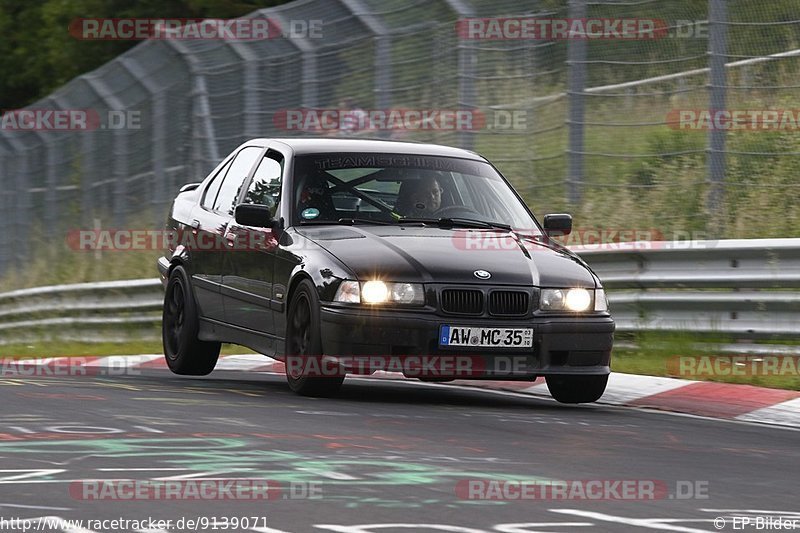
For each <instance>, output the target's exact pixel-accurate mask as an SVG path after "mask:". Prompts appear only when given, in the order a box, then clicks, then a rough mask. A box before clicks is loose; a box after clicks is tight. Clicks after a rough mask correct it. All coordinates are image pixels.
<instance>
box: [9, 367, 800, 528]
mask: <svg viewBox="0 0 800 533" xmlns="http://www.w3.org/2000/svg"><path fill="white" fill-rule="evenodd" d="M0 383H2V387H1V388H0V391H1V392H0V398H1V399H2V406H3V410H2V414H1V416H2V418H0V424H2V427H0V465H2V468H1V469H0V516H1V517H2V518H3V519H4V520H10V519H12V518H19V519H22V518H36V517H45V516H46V517H60V519H61V521H58V520H57V519H55V518H51V519H49V520H56V522H52V523H50V524H49V527H48V528H42V527H40V528H39V529H38V530H39V531H60V530H64V531H75V532H86V531H109V530H115V531H135V530H136V529H132V528H124V527H117V528H115V529H100V528H92V527H88V526H87V525H85V524H84V525H83V526H82V527H83V529H78V528H77V527H75V526H74V525H70V524H69V523H67V522H66V521H67V520H74V519H82V520H102V519H107V520H113V519H120V518H122V519H130V520H143V519H145V518H148V517H152V518H153V519H162V520H172V521H173V524H175V522H176V521H178V520H179V519H184V521H185V520H187V519H194V520H197V519H199V518H204V520H205V521H204V522H203V523H202V524H200V522H198V523H196V524H195V526H197V527H194V528H189V527H186V522H184V523H183V526H184V527H182V528H179V527H177V525H174V526H172V527H170V528H158V527H156V528H150V529H148V528H146V527H140V528H139V530H141V531H163V530H167V531H181V530H198V531H215V530H216V531H222V530H228V531H245V530H252V531H262V532H281V531H284V532H305V531H315V532H320V531H342V532H362V533H363V532H367V531H370V532H372V531H381V532H393V531H452V532H463V533H472V532H482V531H484V532H533V531H553V532H560V531H586V532H587V533H590V532H593V531H614V532H617V531H644V530H661V531H686V532H689V531H719V530H720V528H719V526H722V529H723V530H726V531H734V525H735V524H734V523H733V517H738V518H739V519H741V518H742V517H752V518H753V520H755V519H756V518H757V517H759V516H760V517H761V518H762V519H766V518H765V517H767V516H769V517H771V518H773V519H774V518H775V517H779V516H782V517H783V518H792V519H797V520H798V524H800V512H798V511H800V505H798V501H799V500H798V495H797V494H798V490H797V489H798V487H800V483H799V482H798V473H799V472H800V446H798V443H800V433H798V432H797V431H794V430H790V429H781V428H773V427H766V426H758V425H753V424H745V423H737V422H724V421H716V420H710V419H703V418H697V417H690V416H677V415H669V414H664V413H658V412H646V411H641V410H634V409H624V408H614V407H602V406H594V405H590V406H579V407H570V406H564V405H559V404H556V403H555V402H551V401H547V400H542V399H536V398H531V397H524V396H521V395H516V394H512V393H499V392H491V391H483V390H476V389H467V388H454V387H448V386H443V385H429V384H422V383H417V382H394V381H381V380H367V379H359V380H353V379H348V381H347V382H346V384H345V387H344V388H343V390H342V393H341V394H340V396H338V397H337V398H335V399H327V400H322V399H312V398H304V397H299V396H296V395H294V394H292V393H290V392H289V390H288V388H287V386H286V383H285V380H284V378H283V377H282V376H278V375H268V374H257V373H249V374H248V373H243V372H226V371H219V372H215V373H214V374H212V375H211V376H208V377H205V378H185V377H178V376H173V375H171V374H169V373H167V372H165V371H163V370H143V371H142V372H141V374H140V375H125V376H118V377H102V376H71V377H58V378H55V377H35V378H34V377H29V378H4V379H2V380H1V381H0ZM131 479H134V480H143V481H146V480H161V481H160V482H161V483H163V482H165V481H170V480H172V481H174V480H181V483H183V484H188V483H194V482H197V481H198V480H208V479H213V480H217V481H219V482H220V483H222V482H225V481H227V482H230V480H235V479H240V480H242V479H244V480H252V479H261V480H265V479H266V480H270V483H274V485H273V488H275V487H278V488H277V489H276V492H275V495H274V497H271V498H270V499H257V500H253V499H243V498H241V497H237V498H235V499H231V498H228V499H213V500H207V499H185V498H184V499H176V498H171V499H167V498H163V497H162V498H160V499H157V500H154V499H152V497H149V498H147V497H144V498H139V499H133V500H132V499H130V498H127V497H123V496H121V495H120V493H103V494H104V495H103V494H101V493H98V492H88V493H87V492H85V488H86V487H87V486H88V485H87V484H88V483H89V482H90V481H91V480H131ZM87 480H88V481H87ZM470 480H473V481H474V480H482V481H480V484H481V486H482V487H483V488H484V489H485V490H486V492H485V493H480V494H483V495H484V496H485V495H488V494H490V490H489V487H491V486H494V487H503V488H504V489H508V488H509V487H511V488H514V487H517V488H518V487H519V483H517V482H519V481H521V480H524V481H526V482H529V483H530V482H532V481H536V480H538V481H546V480H568V481H570V482H574V481H576V480H577V481H579V483H577V484H573V485H570V486H571V487H573V488H574V487H577V486H583V487H587V486H588V482H589V481H592V480H594V481H599V482H602V483H608V482H613V481H625V480H628V481H630V480H637V481H635V483H636V487H643V486H649V485H648V484H650V485H652V484H655V485H656V486H657V487H659V490H657V491H656V497H655V498H650V497H638V496H637V497H635V498H628V497H626V498H618V497H611V498H607V499H602V500H598V499H593V498H589V497H586V496H582V493H581V492H580V491H577V492H576V491H575V490H573V489H570V492H569V494H568V497H563V498H555V497H549V498H530V497H526V499H524V500H519V499H515V498H516V496H514V494H512V493H506V494H505V499H503V495H502V494H501V495H500V496H498V493H497V492H494V493H493V494H494V495H495V496H494V497H492V498H491V499H487V497H484V496H481V495H480V494H478V493H475V494H477V496H475V497H474V498H470V497H469V494H467V493H466V492H465V490H464V487H465V486H466V485H465V484H469V482H470ZM92 482H94V483H95V485H92V486H94V487H95V488H96V487H97V485H96V483H97V482H96V481H92ZM109 483H111V482H109ZM151 483H153V484H157V483H159V481H151ZM492 483H494V485H492ZM110 486H113V485H110ZM604 486H605V485H604ZM82 490H83V492H82ZM87 494H88V496H87ZM98 494H101V496H102V497H100V496H98ZM150 494H151V496H152V494H153V493H150ZM270 494H273V493H272V492H271V493H270ZM516 494H519V493H518V492H517V493H516ZM604 494H607V493H604ZM611 494H612V495H613V494H614V492H613V491H612V492H611ZM637 494H638V492H637ZM562 495H563V494H562ZM243 517H248V518H249V519H250V520H251V522H248V523H245V522H244V521H243ZM718 517H723V518H725V519H726V522H725V523H722V522H719V521H717V522H716V523H715V522H714V519H715V518H718ZM234 518H238V519H239V520H240V521H239V522H238V526H239V527H232V525H233V524H234V523H235V522H234V521H233V520H234ZM215 520H216V522H214V521H215ZM215 524H216V527H214V526H215ZM387 524H394V525H393V526H391V527H389V526H387ZM753 524H755V522H753ZM762 524H763V523H762ZM9 525H12V526H13V524H9V523H6V524H5V527H3V523H1V522H0V529H2V530H3V531H6V530H14V529H13V528H10V527H9ZM225 525H227V527H223V526H225ZM367 525H371V527H366V526H367ZM738 525H739V526H740V527H739V528H738V529H739V530H750V531H755V530H756V529H755V527H751V526H752V525H751V526H747V527H742V525H743V522H739V524H738ZM242 526H248V527H242ZM715 526H716V527H715ZM798 528H800V525H798ZM17 530H19V531H21V529H17ZM762 530H765V529H763V528H762Z"/></svg>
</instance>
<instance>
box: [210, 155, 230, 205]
mask: <svg viewBox="0 0 800 533" xmlns="http://www.w3.org/2000/svg"><path fill="white" fill-rule="evenodd" d="M232 162H233V159H231V160H230V161H228V162H227V163H225V166H223V167H222V168H221V169H219V172H217V174H216V175H215V176H214V179H212V180H211V185H209V186H208V188H207V189H206V193H205V195H204V196H203V207H205V208H206V209H213V208H214V201H215V200H216V199H217V193H218V192H219V187H220V185H222V180H223V179H224V178H225V173H226V172H227V171H228V169H229V168H231V163H232Z"/></svg>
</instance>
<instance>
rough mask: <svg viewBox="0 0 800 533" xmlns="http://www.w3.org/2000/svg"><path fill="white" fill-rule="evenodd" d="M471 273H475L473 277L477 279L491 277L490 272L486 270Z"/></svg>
mask: <svg viewBox="0 0 800 533" xmlns="http://www.w3.org/2000/svg"><path fill="white" fill-rule="evenodd" d="M473 274H475V277H476V278H478V279H489V278H491V277H492V274H491V273H490V272H488V271H486V270H476V271H475V272H473Z"/></svg>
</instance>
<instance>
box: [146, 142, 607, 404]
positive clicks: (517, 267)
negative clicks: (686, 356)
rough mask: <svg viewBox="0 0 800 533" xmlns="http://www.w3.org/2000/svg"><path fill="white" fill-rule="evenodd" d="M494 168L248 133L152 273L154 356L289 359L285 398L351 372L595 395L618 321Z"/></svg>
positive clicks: (440, 150) (550, 223)
mask: <svg viewBox="0 0 800 533" xmlns="http://www.w3.org/2000/svg"><path fill="white" fill-rule="evenodd" d="M571 228H572V219H571V217H570V216H569V215H563V214H557V215H546V216H544V218H543V220H542V223H541V224H540V223H539V222H538V221H537V220H536V218H535V217H534V215H533V214H532V213H531V211H530V210H529V209H528V208H527V206H526V205H525V203H524V202H523V201H522V200H521V198H520V197H519V195H518V194H517V193H516V192H515V191H514V189H513V188H512V187H511V186H510V184H509V183H508V182H507V181H506V180H505V179H504V178H503V176H502V175H501V174H500V173H499V172H498V170H497V169H496V168H495V167H494V166H492V164H491V163H489V162H488V161H487V160H486V159H484V158H483V157H481V156H479V155H477V154H475V153H473V152H469V151H465V150H460V149H456V148H449V147H445V146H436V145H430V144H416V143H403V142H391V141H372V140H343V139H311V138H294V139H254V140H252V141H249V142H246V143H244V144H243V145H241V146H240V147H238V148H237V149H236V150H234V151H233V152H232V153H231V154H230V155H229V156H228V157H226V158H225V159H224V160H223V161H222V162H221V163H220V164H219V165H218V166H217V167H216V168H215V169H214V170H213V171H212V172H211V174H209V175H208V177H206V178H205V180H203V182H202V183H192V184H188V185H185V186H184V187H183V188H182V189H181V191H180V193H179V194H178V196H177V197H176V199H175V201H174V204H173V206H172V210H171V213H170V215H169V218H168V222H167V231H168V233H169V234H170V243H171V244H170V246H169V250H168V251H167V253H166V255H165V256H164V257H161V258H159V261H158V268H159V271H160V274H161V278H162V280H163V282H164V286H165V288H166V293H165V300H164V312H163V326H162V329H163V342H164V353H165V356H166V359H167V363H168V365H169V367H170V369H171V370H172V371H173V372H175V373H177V374H193V375H204V374H208V373H209V372H211V371H212V370H213V369H214V366H215V365H216V362H217V358H218V356H219V352H220V345H221V343H223V342H226V343H234V344H239V345H243V346H247V347H249V348H251V349H253V350H256V351H258V352H260V353H263V354H265V355H268V356H270V357H273V358H276V359H278V360H280V361H283V362H284V363H285V366H286V376H287V380H288V382H289V386H290V387H291V389H292V390H294V391H295V392H298V393H300V394H306V395H316V396H324V395H330V394H333V393H335V392H336V391H337V390H338V389H339V387H340V386H341V385H342V382H343V380H344V377H345V375H346V374H361V375H369V374H373V373H375V372H376V371H395V372H402V373H403V374H404V375H405V376H406V377H410V378H419V379H422V380H427V381H451V380H453V379H493V380H498V379H502V380H529V381H532V380H534V379H536V378H537V377H540V376H544V378H545V379H546V381H547V386H548V388H549V390H550V392H551V394H552V395H553V397H554V398H555V399H556V400H558V401H560V402H565V403H581V402H593V401H596V400H597V399H599V398H600V397H601V396H602V394H603V392H604V390H605V387H606V382H607V380H608V375H609V372H610V361H611V348H612V342H613V332H614V322H613V320H612V318H611V316H610V315H609V312H608V305H607V301H606V297H605V294H604V292H603V289H602V286H601V283H600V280H599V279H598V278H597V276H596V275H595V274H594V273H593V272H592V271H591V269H590V268H589V267H588V266H587V265H586V264H585V263H584V262H583V261H582V260H581V259H580V258H579V257H578V256H576V255H575V254H574V253H572V252H570V251H569V250H567V249H566V248H564V247H562V246H560V245H559V244H558V243H556V242H555V241H554V240H553V239H552V237H553V236H555V235H565V234H568V233H569V232H570V231H571Z"/></svg>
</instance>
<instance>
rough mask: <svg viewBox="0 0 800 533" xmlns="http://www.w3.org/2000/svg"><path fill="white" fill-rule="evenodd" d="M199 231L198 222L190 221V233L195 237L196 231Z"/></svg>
mask: <svg viewBox="0 0 800 533" xmlns="http://www.w3.org/2000/svg"><path fill="white" fill-rule="evenodd" d="M199 229H200V221H199V220H197V219H194V220H192V233H194V234H195V235H197V230H199Z"/></svg>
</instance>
